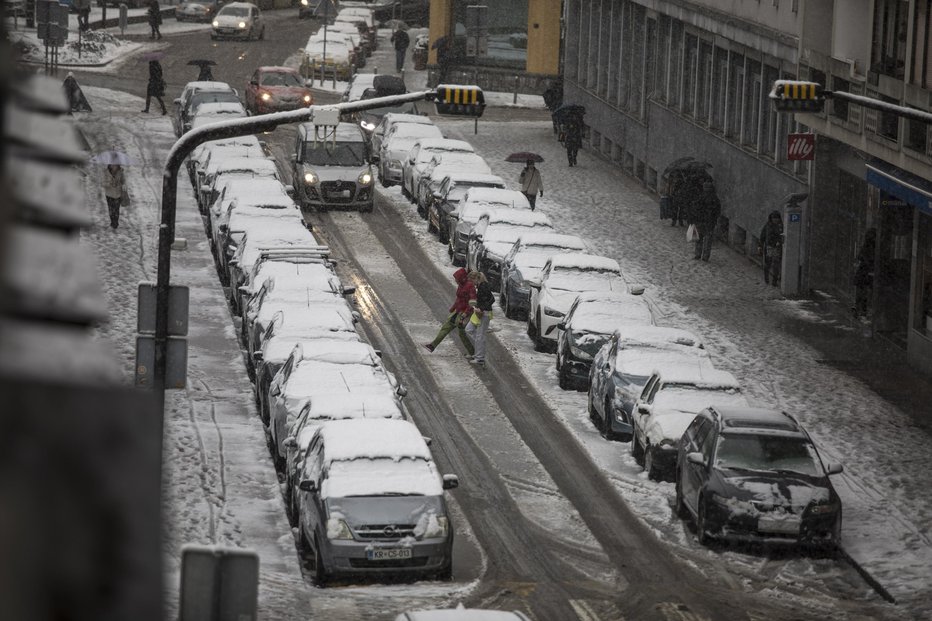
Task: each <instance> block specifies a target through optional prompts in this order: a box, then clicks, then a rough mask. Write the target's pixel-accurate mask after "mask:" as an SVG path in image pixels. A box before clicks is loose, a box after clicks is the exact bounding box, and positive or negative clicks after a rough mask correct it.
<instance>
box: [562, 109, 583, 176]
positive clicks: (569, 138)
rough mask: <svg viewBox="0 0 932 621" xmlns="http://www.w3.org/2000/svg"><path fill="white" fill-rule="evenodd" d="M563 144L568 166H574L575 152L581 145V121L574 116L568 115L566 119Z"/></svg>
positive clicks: (577, 151)
mask: <svg viewBox="0 0 932 621" xmlns="http://www.w3.org/2000/svg"><path fill="white" fill-rule="evenodd" d="M563 146H564V147H566V159H567V161H569V164H570V166H576V154H577V153H579V147H581V146H582V122H581V121H580V119H579V118H577V117H575V116H571V117H569V118H568V119H567V121H566V124H565V128H564V131H563Z"/></svg>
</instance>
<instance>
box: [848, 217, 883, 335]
mask: <svg viewBox="0 0 932 621" xmlns="http://www.w3.org/2000/svg"><path fill="white" fill-rule="evenodd" d="M876 254H877V229H875V228H870V229H867V232H866V233H865V234H864V243H863V244H862V245H861V250H859V251H858V258H857V263H856V264H855V269H854V308H852V309H851V310H852V312H853V313H854V316H855V317H856V318H861V317H866V316H867V311H868V308H869V307H870V302H871V294H872V293H873V291H874V262H875V259H876Z"/></svg>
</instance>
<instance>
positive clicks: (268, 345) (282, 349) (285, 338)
mask: <svg viewBox="0 0 932 621" xmlns="http://www.w3.org/2000/svg"><path fill="white" fill-rule="evenodd" d="M301 340H309V341H311V340H325V341H334V340H339V341H344V342H347V343H350V342H355V341H359V334H358V333H357V332H356V330H355V329H353V330H348V329H346V330H328V329H325V328H320V327H317V326H305V325H301V324H298V325H294V326H293V325H291V324H290V323H287V322H285V323H283V324H280V325H278V326H277V327H276V331H275V333H274V334H272V337H271V338H269V339H267V340H265V341H263V342H262V359H263V361H265V362H279V363H283V362H285V360H287V359H288V356H290V355H291V352H292V350H293V349H294V345H295V343H297V342H299V341H301Z"/></svg>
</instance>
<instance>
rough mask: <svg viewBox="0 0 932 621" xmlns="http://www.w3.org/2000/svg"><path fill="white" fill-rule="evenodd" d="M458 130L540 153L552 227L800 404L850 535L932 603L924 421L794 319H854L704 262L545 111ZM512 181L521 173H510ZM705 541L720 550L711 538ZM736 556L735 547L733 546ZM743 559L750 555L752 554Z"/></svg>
mask: <svg viewBox="0 0 932 621" xmlns="http://www.w3.org/2000/svg"><path fill="white" fill-rule="evenodd" d="M440 125H441V127H442V129H443V131H444V134H445V135H446V136H448V137H450V138H458V139H463V140H468V141H469V142H471V143H472V144H473V145H474V146H475V147H476V149H477V151H478V152H479V153H480V154H481V155H482V156H483V157H485V158H486V160H487V161H488V163H489V164H490V166H492V169H493V172H494V173H496V174H499V175H501V176H502V177H504V178H505V179H506V180H510V181H511V182H512V183H514V182H516V181H517V175H518V173H519V172H520V165H514V164H507V163H504V158H505V157H506V156H507V155H508V154H509V153H511V152H512V151H515V150H529V151H534V152H537V153H540V154H542V155H543V156H544V158H545V160H546V161H545V162H544V163H543V164H541V165H539V168H540V169H541V171H542V173H543V178H544V186H545V192H544V197H543V198H542V199H539V200H538V203H537V204H538V209H540V210H542V211H543V212H544V213H546V214H547V215H549V216H550V217H551V218H552V220H553V221H554V224H555V226H556V228H557V229H558V230H559V231H561V232H565V233H573V234H577V235H580V236H582V237H584V238H586V239H588V240H590V241H591V242H592V243H593V245H594V248H595V249H596V250H597V251H598V252H601V253H603V254H606V255H608V256H611V257H613V258H615V259H616V260H618V261H619V263H620V264H621V265H622V268H623V270H624V273H625V277H626V279H627V280H628V281H629V282H633V283H642V284H645V285H647V293H646V295H647V296H648V297H649V299H650V301H651V303H652V304H653V305H654V307H655V311H656V313H657V317H658V323H659V324H661V325H667V326H672V327H678V328H684V329H688V330H691V331H693V332H695V333H697V334H699V335H700V336H701V337H702V338H703V339H704V340H705V343H706V346H707V347H708V348H709V349H710V350H711V352H712V355H713V361H714V363H715V364H716V366H718V367H719V368H722V369H724V370H727V371H730V372H732V373H734V374H735V375H736V376H737V377H738V378H739V379H740V380H741V381H742V383H743V385H744V387H745V391H746V393H747V394H748V395H749V397H750V398H751V399H752V401H755V402H757V403H761V404H769V405H773V406H777V407H780V408H783V409H785V410H787V411H789V412H791V413H792V414H793V415H794V416H797V417H798V418H799V419H800V421H801V422H803V424H804V425H805V426H806V427H807V429H808V430H809V431H810V432H811V433H812V435H813V436H814V438H815V439H816V441H817V442H818V443H819V445H820V447H821V449H822V453H823V455H824V457H825V458H826V459H828V460H831V461H838V462H841V463H843V464H844V466H845V472H844V474H842V475H840V476H838V477H835V478H834V481H835V484H836V487H837V488H838V492H839V494H840V495H841V496H842V499H843V503H844V510H845V521H844V532H843V537H844V548H845V550H846V552H847V553H848V554H850V555H851V557H852V558H853V559H855V561H856V562H857V563H859V564H860V565H861V566H863V567H864V568H865V569H866V570H867V571H868V572H869V573H870V574H871V575H872V576H873V577H874V578H876V579H877V580H878V581H879V582H880V584H881V585H882V586H883V587H884V588H886V589H887V590H888V591H889V592H890V593H891V594H892V595H893V596H894V597H895V598H896V599H897V601H898V602H899V603H900V604H901V605H902V606H903V607H905V608H908V609H909V610H910V611H914V612H916V613H921V614H923V615H927V614H929V612H930V610H932V592H930V590H929V572H930V568H932V538H930V527H932V494H930V492H929V490H930V489H932V485H930V484H932V454H930V453H929V451H928V450H927V449H926V447H927V445H928V442H929V437H928V434H927V433H925V432H923V431H921V430H919V429H917V428H915V427H914V425H913V424H912V422H911V420H910V418H909V416H907V415H906V414H905V413H903V412H902V411H900V410H898V409H897V408H896V407H895V406H893V405H892V404H890V403H889V402H887V401H885V400H884V399H883V398H881V397H880V396H878V395H877V394H876V393H875V392H874V391H872V390H871V389H870V388H868V387H867V386H865V385H864V384H863V383H862V382H860V381H858V380H856V379H855V378H853V377H851V376H850V375H848V374H846V373H844V372H842V371H839V370H836V369H834V368H832V367H830V366H826V365H824V364H823V363H822V362H821V358H822V356H821V355H820V353H819V352H818V351H817V350H816V349H815V348H813V347H812V346H811V345H810V344H809V343H807V342H805V341H803V340H801V339H800V338H797V337H796V336H794V335H793V333H792V332H791V331H789V330H787V328H786V326H787V325H789V324H795V323H798V322H813V323H817V322H829V323H825V324H824V325H823V326H822V328H824V329H825V330H832V331H839V335H840V336H845V335H847V334H848V332H849V331H850V330H851V329H850V328H849V327H848V326H847V325H844V324H838V323H831V320H827V319H826V318H824V317H821V316H819V315H817V314H815V313H813V312H810V311H811V308H810V307H813V306H814V305H811V304H809V303H807V302H793V301H787V300H783V299H782V298H780V296H779V295H778V293H777V292H776V290H775V289H773V288H772V287H769V286H767V285H765V284H764V283H763V279H762V273H761V271H760V269H759V268H757V267H756V266H754V265H753V264H751V263H750V262H749V261H748V260H747V259H746V258H744V257H741V256H739V255H738V254H736V253H734V252H732V251H731V250H729V249H727V248H724V247H722V246H720V245H716V246H715V247H714V249H713V252H712V259H711V262H710V263H705V262H702V261H694V260H692V256H691V254H692V249H691V247H689V246H687V244H686V241H685V235H684V229H682V228H671V227H670V226H669V223H668V222H666V221H659V220H658V219H657V214H658V209H657V203H656V200H655V199H654V198H653V197H652V196H650V195H649V194H647V193H646V192H645V191H644V190H643V189H642V188H641V187H640V185H639V184H637V182H636V181H634V180H632V179H630V178H629V177H627V176H625V175H624V174H623V173H621V171H619V170H618V169H617V168H616V167H614V166H612V165H611V164H609V163H608V162H606V161H604V160H601V159H598V158H596V157H594V156H593V155H592V154H591V153H590V152H583V153H581V154H580V165H579V166H578V167H576V168H572V169H571V168H568V167H567V165H566V163H565V162H566V160H565V157H566V155H565V152H564V151H563V150H562V149H561V147H560V145H559V143H557V141H556V140H555V139H554V136H553V131H552V127H551V125H550V123H531V122H511V123H483V122H481V121H480V123H479V133H478V135H474V134H473V126H472V123H471V122H441V123H440ZM515 185H516V184H515ZM386 195H387V196H389V197H390V198H392V200H393V203H394V204H395V205H396V207H397V208H398V210H399V212H400V215H401V216H402V217H404V218H405V219H406V221H407V222H408V224H409V226H410V228H411V229H412V231H413V232H414V233H415V235H416V236H417V237H418V238H419V239H420V240H421V243H422V245H424V246H425V248H427V249H428V252H429V254H430V255H431V256H432V257H433V259H434V261H435V262H436V263H437V264H438V265H442V266H449V259H448V258H447V255H446V247H445V246H443V245H440V244H438V243H437V242H436V238H434V237H433V236H430V235H428V234H427V233H426V224H425V223H424V221H423V220H421V219H420V218H419V217H418V216H417V215H416V214H414V208H413V206H410V205H409V204H408V203H407V201H405V200H404V199H402V198H401V197H400V194H399V193H398V192H397V188H393V189H392V190H390V191H388V192H386ZM494 323H497V324H498V325H499V326H500V328H501V331H500V332H499V333H498V335H497V336H498V338H499V339H500V340H501V341H502V342H503V344H505V345H506V347H508V348H509V349H510V350H512V351H513V352H514V353H515V355H516V357H517V359H518V360H519V363H520V364H521V365H522V367H523V368H524V369H525V370H526V372H527V373H528V375H529V376H530V377H532V378H533V379H534V380H535V383H536V385H537V387H538V388H539V389H540V390H541V391H542V393H543V394H544V395H545V396H546V398H547V399H548V401H549V402H550V403H551V404H552V405H553V407H554V408H555V410H556V411H557V412H558V413H559V414H560V415H561V416H562V417H563V418H564V420H565V421H566V424H567V426H568V428H570V429H571V430H572V431H573V432H574V433H575V434H576V436H577V437H578V438H579V439H580V441H581V442H582V443H583V444H584V445H585V446H587V447H588V449H589V450H590V452H591V454H592V455H593V459H595V460H596V461H597V462H598V463H600V464H603V466H604V468H605V470H606V472H611V473H613V478H614V479H615V481H616V484H617V485H618V488H619V490H620V492H621V493H622V494H624V495H625V496H626V497H627V498H629V500H630V501H631V502H630V504H631V505H632V507H633V508H634V509H635V510H636V511H638V512H639V513H640V514H641V515H642V517H643V518H644V519H645V521H646V522H647V523H649V524H650V525H651V526H652V527H654V528H655V529H656V530H657V532H658V533H659V534H660V536H662V537H665V538H668V539H669V540H670V541H671V542H672V543H674V544H676V545H682V546H686V547H687V548H689V552H690V554H696V553H698V554H701V553H702V551H701V550H700V551H698V552H697V550H696V548H697V547H698V546H697V545H696V544H695V542H694V541H693V537H692V536H691V535H689V534H688V532H687V531H686V530H685V528H684V527H683V524H682V523H681V522H680V521H679V520H676V519H675V518H674V517H672V515H671V510H670V507H671V506H672V497H673V486H672V484H669V483H654V482H651V481H648V480H647V477H646V475H644V474H643V473H642V472H641V469H640V468H639V467H638V466H637V465H636V464H635V462H634V460H633V458H632V457H631V456H630V455H629V454H628V445H627V444H623V443H607V442H605V441H604V440H602V439H601V438H600V437H599V436H598V434H597V433H596V432H595V430H594V429H593V428H592V424H591V423H590V422H589V420H588V415H587V413H586V396H585V393H576V392H568V391H562V390H560V389H559V388H558V387H557V381H556V372H555V369H554V359H553V356H552V355H548V354H539V353H535V352H534V351H533V348H532V346H531V344H530V341H529V339H528V338H527V337H526V336H525V335H524V324H523V323H518V322H515V321H511V320H507V319H504V317H503V316H502V314H497V315H496V319H495V322H494ZM707 554H715V553H714V552H707ZM726 556H727V557H729V559H730V561H732V562H737V563H738V564H741V563H742V562H745V561H744V560H742V558H741V557H742V556H743V555H740V554H734V553H731V552H729V553H727V555H726ZM747 562H751V563H752V564H753V562H754V561H753V558H752V559H749V560H748V561H747Z"/></svg>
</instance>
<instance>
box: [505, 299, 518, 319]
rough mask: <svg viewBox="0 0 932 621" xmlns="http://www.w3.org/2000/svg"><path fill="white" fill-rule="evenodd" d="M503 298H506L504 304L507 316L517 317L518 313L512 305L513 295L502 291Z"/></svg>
mask: <svg viewBox="0 0 932 621" xmlns="http://www.w3.org/2000/svg"><path fill="white" fill-rule="evenodd" d="M502 298H503V300H504V301H503V302H502V304H503V305H504V306H505V317H507V318H508V319H517V318H518V313H516V312H515V309H514V307H512V305H511V297H510V296H509V295H507V294H506V293H502Z"/></svg>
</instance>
